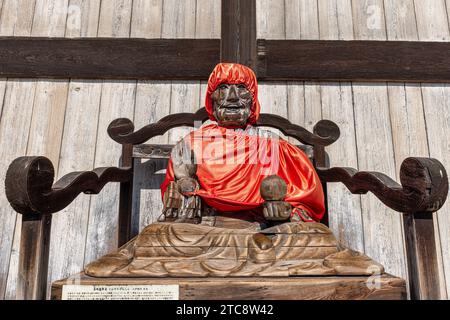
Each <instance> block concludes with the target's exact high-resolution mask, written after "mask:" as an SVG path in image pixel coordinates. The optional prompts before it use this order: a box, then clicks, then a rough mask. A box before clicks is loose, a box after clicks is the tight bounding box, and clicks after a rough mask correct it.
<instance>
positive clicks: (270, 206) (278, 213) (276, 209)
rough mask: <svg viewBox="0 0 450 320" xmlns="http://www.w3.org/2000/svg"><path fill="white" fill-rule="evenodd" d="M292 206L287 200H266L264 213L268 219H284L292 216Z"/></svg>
mask: <svg viewBox="0 0 450 320" xmlns="http://www.w3.org/2000/svg"><path fill="white" fill-rule="evenodd" d="M291 211H292V206H291V204H290V203H288V202H286V201H266V202H264V204H263V214H264V218H266V220H273V221H283V220H288V219H289V217H290V216H291Z"/></svg>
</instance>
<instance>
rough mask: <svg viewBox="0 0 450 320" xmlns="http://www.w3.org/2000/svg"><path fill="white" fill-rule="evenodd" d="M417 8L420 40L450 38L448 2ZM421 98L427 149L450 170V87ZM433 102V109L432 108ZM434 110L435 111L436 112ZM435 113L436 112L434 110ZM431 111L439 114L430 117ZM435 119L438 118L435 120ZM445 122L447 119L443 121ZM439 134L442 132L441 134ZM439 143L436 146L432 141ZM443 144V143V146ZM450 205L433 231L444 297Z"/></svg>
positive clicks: (426, 88)
mask: <svg viewBox="0 0 450 320" xmlns="http://www.w3.org/2000/svg"><path fill="white" fill-rule="evenodd" d="M414 4H415V6H416V16H417V31H418V35H419V40H433V41H441V40H447V41H448V39H450V22H449V21H450V20H449V19H450V15H449V14H448V13H449V12H450V11H449V2H448V1H447V2H446V3H443V1H436V2H434V3H432V2H430V1H426V2H425V3H416V2H415V3H414ZM424 4H425V5H428V6H432V7H436V8H423V7H421V8H420V7H419V6H423V5H424ZM445 6H446V7H447V17H446V15H445V12H443V11H442V9H443V7H445ZM445 21H447V22H448V24H447V26H448V28H449V29H446V28H445ZM422 97H423V105H424V113H425V122H426V128H427V137H428V146H429V152H430V156H432V157H440V159H442V161H443V163H444V165H445V166H446V168H448V161H447V160H446V159H448V150H450V148H449V147H448V145H447V146H446V145H445V143H444V141H445V139H444V140H442V139H440V138H441V137H443V136H445V134H446V132H448V130H447V128H448V127H449V122H450V121H449V120H448V119H449V117H448V113H447V111H448V101H449V100H448V86H447V85H436V84H432V85H425V84H422ZM431 103H433V104H434V106H433V107H432V106H431ZM433 109H434V110H433ZM431 110H433V111H431ZM431 112H433V113H434V112H437V113H436V114H434V115H433V116H431ZM436 116H438V117H439V119H438V118H436ZM444 119H446V120H444ZM438 132H439V133H438ZM434 139H436V140H435V141H437V142H440V143H437V144H436V143H434V142H433V140H434ZM442 143H444V144H442ZM448 210H449V209H448V204H447V206H445V207H444V208H443V209H442V210H441V211H440V212H438V213H437V214H435V224H434V228H435V230H436V231H438V232H436V233H438V234H439V237H437V238H436V239H437V240H440V243H437V244H436V247H437V248H438V250H439V248H440V252H438V256H439V253H441V254H442V258H441V259H442V266H443V269H444V270H443V273H444V274H442V273H440V277H441V279H444V278H445V285H444V283H441V296H442V297H445V292H442V291H445V287H446V289H447V290H446V291H447V298H448V297H450V276H449V275H450V268H449V263H448V261H449V260H450V242H449V241H448V240H446V239H448V237H449V234H448V230H449V226H450V220H449V219H448V212H449V211H448Z"/></svg>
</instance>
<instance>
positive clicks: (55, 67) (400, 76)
mask: <svg viewBox="0 0 450 320" xmlns="http://www.w3.org/2000/svg"><path fill="white" fill-rule="evenodd" d="M234 1H237V0H233V1H228V0H227V1H225V2H226V3H228V2H230V3H229V4H226V6H229V5H231V2H234ZM241 2H242V3H241ZM241 2H239V3H240V5H241V7H240V8H241V9H240V11H239V12H241V13H242V12H243V9H242V5H243V4H249V2H247V1H241ZM223 5H224V6H225V4H223ZM250 11H251V10H250ZM250 20H251V18H250ZM243 21H246V19H244V20H243ZM223 23H225V22H223ZM229 26H230V28H231V27H232V26H231V24H230V25H229ZM240 28H241V29H240V30H241V31H242V30H250V29H248V28H247V27H245V28H244V27H242V26H241V27H240ZM228 34H229V32H228ZM234 36H236V35H234ZM228 37H229V39H224V40H223V41H222V45H221V42H220V40H219V39H171V40H167V39H117V38H116V39H112V38H108V39H102V38H83V39H58V38H14V37H12V38H0V77H17V78H78V79H140V80H146V79H147V80H206V79H208V76H209V74H210V72H211V70H212V69H213V67H214V66H215V64H216V63H217V62H219V61H220V49H221V47H222V49H223V52H222V59H223V60H224V61H233V59H232V56H233V55H235V57H237V58H236V59H237V61H238V62H240V63H243V64H246V65H253V64H254V62H253V60H252V59H253V58H251V56H252V55H253V54H248V55H247V56H246V57H244V56H243V55H242V54H244V52H247V53H248V52H250V51H249V50H253V49H252V48H247V49H245V50H244V49H243V47H242V46H241V44H239V45H237V42H233V41H232V39H231V38H230V37H232V36H231V35H230V34H229V35H228ZM248 38H250V37H249V36H248V35H247V36H240V37H238V38H236V39H235V40H236V41H237V40H239V41H243V42H244V43H243V44H242V45H245V41H244V39H248ZM226 43H231V44H230V45H229V46H225V44H226ZM233 43H234V47H233ZM251 43H253V42H252V41H249V42H247V45H248V46H250V47H251V46H252V44H251ZM233 48H234V49H233ZM231 49H233V50H234V51H233V50H232V51H230V52H228V51H227V50H231ZM227 52H228V53H227ZM238 54H239V56H236V55H238ZM226 57H230V58H226ZM253 68H255V67H253ZM256 68H257V71H258V78H259V79H260V80H265V81H271V80H288V81H289V80H293V81H295V80H317V81H402V82H403V81H404V82H444V83H445V82H450V43H449V42H417V41H416V42H405V41H328V40H327V41H322V40H261V39H260V40H258V61H257V67H256Z"/></svg>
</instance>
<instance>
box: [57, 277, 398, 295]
mask: <svg viewBox="0 0 450 320" xmlns="http://www.w3.org/2000/svg"><path fill="white" fill-rule="evenodd" d="M78 279H79V280H80V283H81V284H83V285H93V284H103V285H127V284H130V285H133V284H134V285H137V284H149V285H167V284H178V285H179V286H180V299H183V300H197V299H224V300H228V299H231V300H233V299H240V300H247V299H252V300H264V299H286V300H287V299H293V300H305V299H335V300H342V299H343V300H347V299H405V296H406V292H405V283H404V281H403V280H401V279H398V278H394V277H392V276H389V275H386V276H382V277H380V278H376V279H375V280H374V281H375V282H374V283H376V284H380V285H381V288H380V289H379V290H377V289H375V288H373V287H372V289H369V288H368V287H367V277H348V278H343V277H326V278H324V277H320V278H319V277H298V278H294V279H288V280H285V279H280V278H265V279H264V282H262V280H263V279H261V278H256V279H244V278H237V279H218V278H214V279H208V280H206V281H205V279H195V278H178V279H151V280H149V279H139V278H137V279H123V278H122V279H121V278H118V279H109V280H106V279H100V280H99V279H96V278H92V277H87V276H85V275H84V274H78V275H75V276H74V277H71V278H69V279H65V280H61V281H58V282H56V283H54V284H53V287H52V299H61V294H62V286H63V285H64V284H73V283H75V281H77V280H78Z"/></svg>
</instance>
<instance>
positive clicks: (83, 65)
mask: <svg viewBox="0 0 450 320" xmlns="http://www.w3.org/2000/svg"><path fill="white" fill-rule="evenodd" d="M128 32H129V30H128ZM104 34H106V33H104ZM0 40H1V46H2V47H3V49H4V51H2V53H3V55H2V61H3V65H2V68H1V69H0V75H3V76H11V77H31V78H32V77H52V78H69V77H70V78H82V79H92V78H94V79H104V78H106V79H110V78H113V79H114V78H115V79H127V78H128V79H184V80H189V79H206V78H207V77H208V75H209V73H210V72H211V70H212V68H213V67H214V65H215V64H216V63H217V61H219V47H220V43H219V42H220V41H219V40H213V39H197V40H195V41H193V40H186V39H184V40H181V39H179V40H174V39H166V40H159V39H108V38H103V39H55V38H52V39H39V38H20V39H18V38H10V39H7V38H6V39H0ZM67 57H70V58H67ZM161 61H164V62H165V63H164V64H161V63H160V62H161ZM192 61H196V63H195V64H192V63H191V62H192Z"/></svg>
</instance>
